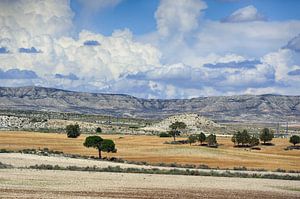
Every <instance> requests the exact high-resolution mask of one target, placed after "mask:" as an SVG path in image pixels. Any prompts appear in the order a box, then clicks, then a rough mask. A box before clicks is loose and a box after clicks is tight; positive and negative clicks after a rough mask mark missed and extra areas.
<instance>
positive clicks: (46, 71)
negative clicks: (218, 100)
mask: <svg viewBox="0 0 300 199" xmlns="http://www.w3.org/2000/svg"><path fill="white" fill-rule="evenodd" d="M299 10H300V2H299V1H297V0H256V1H253V0H252V1H250V0H176V1H174V0H50V1H38V0H27V1H24V0H15V1H0V19H1V20H0V86H28V85H35V86H45V87H55V88H61V89H67V90H75V91H88V92H103V93H124V94H130V95H134V96H137V97H143V98H168V99H169V98H192V97H198V96H216V95H242V94H267V93H274V94H283V95H300V86H299V85H300V73H299V71H300V14H299Z"/></svg>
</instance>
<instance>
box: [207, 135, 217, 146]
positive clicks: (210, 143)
mask: <svg viewBox="0 0 300 199" xmlns="http://www.w3.org/2000/svg"><path fill="white" fill-rule="evenodd" d="M206 140H207V145H208V146H216V144H217V136H216V135H214V134H210V135H209V136H207V138H206Z"/></svg>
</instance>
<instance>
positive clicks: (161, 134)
mask: <svg viewBox="0 0 300 199" xmlns="http://www.w3.org/2000/svg"><path fill="white" fill-rule="evenodd" d="M158 136H159V137H161V138H164V137H172V136H171V135H170V134H169V133H165V132H161V133H160V134H159V135H158Z"/></svg>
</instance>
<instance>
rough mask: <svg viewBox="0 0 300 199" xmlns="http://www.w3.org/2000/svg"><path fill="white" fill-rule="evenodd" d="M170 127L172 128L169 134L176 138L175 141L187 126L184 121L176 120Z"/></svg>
mask: <svg viewBox="0 0 300 199" xmlns="http://www.w3.org/2000/svg"><path fill="white" fill-rule="evenodd" d="M169 128H170V129H171V130H170V131H169V134H170V135H171V136H172V137H173V138H174V141H175V139H176V136H179V135H180V133H181V131H182V130H184V129H185V128H186V124H185V123H184V122H178V121H176V122H174V123H172V124H171V125H170V126H169Z"/></svg>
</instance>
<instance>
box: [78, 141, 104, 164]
mask: <svg viewBox="0 0 300 199" xmlns="http://www.w3.org/2000/svg"><path fill="white" fill-rule="evenodd" d="M102 142H103V139H102V138H101V137H100V136H89V137H87V138H85V141H84V143H83V145H84V146H85V147H88V148H90V147H93V148H96V149H98V154H99V159H101V150H102V147H101V146H102Z"/></svg>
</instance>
